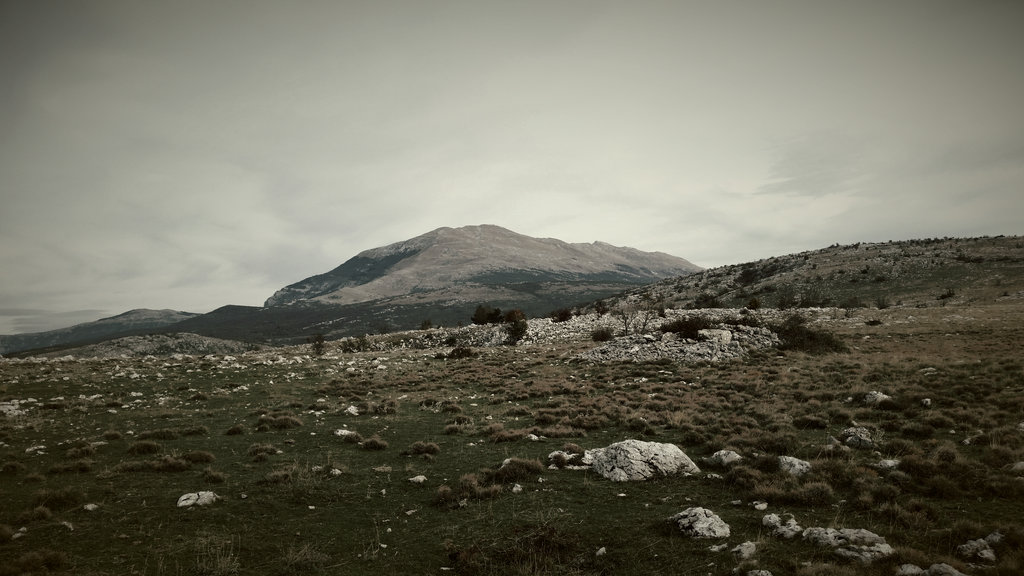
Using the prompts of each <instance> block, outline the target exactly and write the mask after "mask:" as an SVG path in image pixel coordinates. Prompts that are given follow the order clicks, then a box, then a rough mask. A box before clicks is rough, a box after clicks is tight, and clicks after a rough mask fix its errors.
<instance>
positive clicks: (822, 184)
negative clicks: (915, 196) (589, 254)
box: [758, 132, 865, 196]
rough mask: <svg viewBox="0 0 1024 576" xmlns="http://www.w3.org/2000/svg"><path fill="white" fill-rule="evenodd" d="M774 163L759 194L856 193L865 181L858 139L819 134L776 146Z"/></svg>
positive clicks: (860, 145) (808, 194)
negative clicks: (859, 183)
mask: <svg viewBox="0 0 1024 576" xmlns="http://www.w3.org/2000/svg"><path fill="white" fill-rule="evenodd" d="M773 153H774V155H775V156H776V159H775V161H774V163H773V164H772V166H771V169H770V172H769V177H768V182H767V183H765V184H763V185H761V186H760V188H759V189H758V192H759V193H761V194H786V195H796V196H826V195H829V194H842V193H846V192H850V191H853V190H855V189H856V187H857V184H858V182H859V181H860V180H862V179H863V178H864V177H865V171H864V168H863V166H862V162H863V144H862V143H861V142H859V141H858V140H857V139H855V138H853V137H850V136H846V135H841V134H836V133H830V132H819V133H815V134H811V135H807V136H804V137H801V138H798V139H796V140H794V141H790V142H785V143H782V144H779V145H777V146H775V148H774V150H773Z"/></svg>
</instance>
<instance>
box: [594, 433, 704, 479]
mask: <svg viewBox="0 0 1024 576" xmlns="http://www.w3.org/2000/svg"><path fill="white" fill-rule="evenodd" d="M586 457H587V459H588V460H589V461H590V465H591V467H592V468H593V470H594V472H597V473H598V474H600V475H601V476H604V477H605V478H607V479H609V480H612V481H614V482H627V481H635V480H648V479H651V478H655V477H658V476H668V475H671V474H697V473H699V472H700V468H698V467H697V465H696V464H694V463H693V460H690V457H689V456H687V455H686V454H685V453H683V451H682V450H680V449H679V447H678V446H676V445H675V444H665V443H661V442H643V441H641V440H624V441H622V442H616V443H615V444H612V445H610V446H608V447H606V448H596V449H594V450H587V452H586Z"/></svg>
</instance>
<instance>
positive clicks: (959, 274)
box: [635, 236, 1024, 308]
mask: <svg viewBox="0 0 1024 576" xmlns="http://www.w3.org/2000/svg"><path fill="white" fill-rule="evenodd" d="M635 292H636V293H638V294H645V295H647V297H648V298H649V299H651V300H656V301H660V302H663V303H666V305H668V306H671V307H678V308H683V307H736V308H739V307H743V306H751V305H760V306H764V307H771V308H777V307H784V308H792V307H814V306H838V307H848V308H852V307H889V306H905V307H915V306H919V307H927V306H944V305H948V304H964V303H978V302H991V301H996V300H998V299H1001V298H1020V297H1021V296H1022V295H1024V237H1020V236H997V237H981V238H941V239H939V238H936V239H923V240H907V241H900V242H884V243H858V244H851V245H845V246H840V245H834V246H830V247H828V248H823V249H821V250H813V251H808V252H800V253H798V254H789V255H785V256H777V257H773V258H766V259H764V260H758V261H756V262H747V263H744V264H736V265H731V266H722V267H719V268H711V269H708V270H704V271H702V272H700V273H698V274H692V275H688V276H683V277H679V278H671V279H666V280H663V281H660V282H657V283H654V284H653V285H651V286H648V287H644V288H642V289H638V290H636V291H635Z"/></svg>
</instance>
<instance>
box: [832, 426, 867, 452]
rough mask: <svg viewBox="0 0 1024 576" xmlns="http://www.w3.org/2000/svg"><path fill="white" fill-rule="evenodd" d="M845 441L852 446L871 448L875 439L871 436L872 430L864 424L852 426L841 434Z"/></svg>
mask: <svg viewBox="0 0 1024 576" xmlns="http://www.w3.org/2000/svg"><path fill="white" fill-rule="evenodd" d="M839 437H840V438H842V439H843V442H845V443H846V445H847V446H849V447H851V448H862V449H871V448H874V447H875V441H874V440H873V439H872V438H871V430H868V429H867V428H865V427H863V426H851V427H849V428H847V429H846V430H843V432H842V433H841V434H840V435H839Z"/></svg>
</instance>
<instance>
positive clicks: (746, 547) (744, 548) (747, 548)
mask: <svg viewBox="0 0 1024 576" xmlns="http://www.w3.org/2000/svg"><path fill="white" fill-rule="evenodd" d="M756 551H757V545H756V544H754V543H753V542H750V541H747V542H744V543H743V544H740V545H739V546H737V547H735V548H733V549H732V553H733V555H734V556H736V559H737V560H739V561H740V562H742V561H744V560H749V559H750V558H751V557H752V556H753V555H754V552H756Z"/></svg>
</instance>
